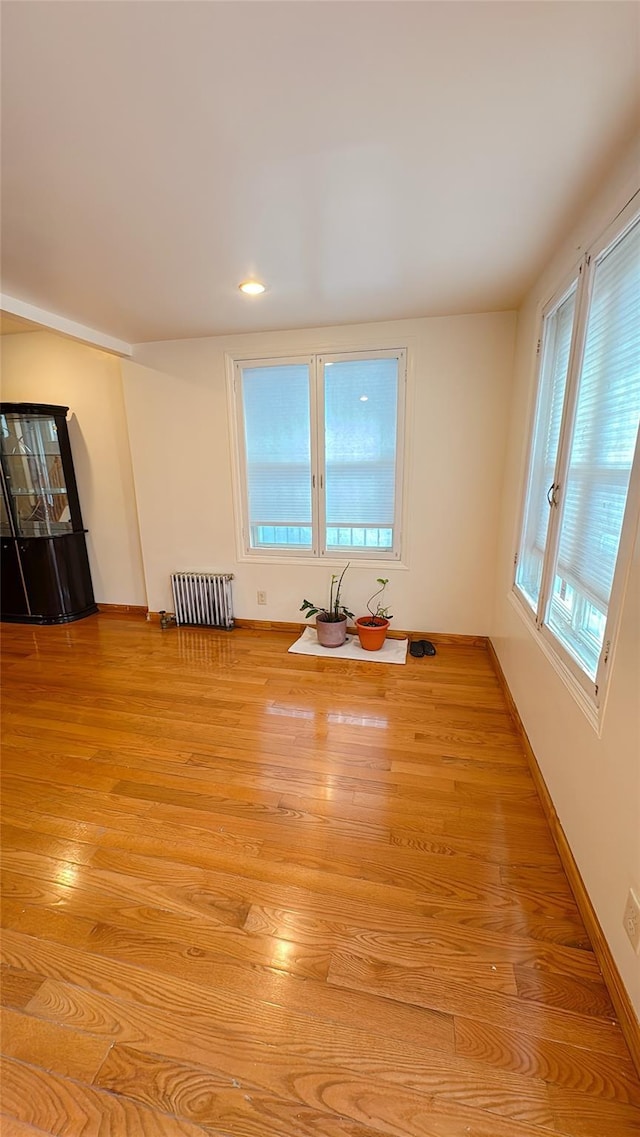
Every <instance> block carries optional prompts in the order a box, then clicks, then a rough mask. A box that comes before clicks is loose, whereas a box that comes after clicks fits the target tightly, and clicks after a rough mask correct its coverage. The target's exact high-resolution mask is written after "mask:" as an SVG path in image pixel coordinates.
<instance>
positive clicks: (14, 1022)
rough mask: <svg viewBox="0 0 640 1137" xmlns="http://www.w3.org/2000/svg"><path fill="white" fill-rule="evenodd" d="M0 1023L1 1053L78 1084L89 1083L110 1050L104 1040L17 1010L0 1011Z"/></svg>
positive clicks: (108, 1044)
mask: <svg viewBox="0 0 640 1137" xmlns="http://www.w3.org/2000/svg"><path fill="white" fill-rule="evenodd" d="M0 1022H1V1023H2V1051H3V1054H4V1055H5V1056H6V1057H9V1058H15V1059H17V1060H19V1061H21V1062H28V1063H30V1064H31V1065H32V1066H41V1067H42V1069H44V1070H51V1071H53V1072H55V1073H57V1074H65V1075H66V1076H67V1077H69V1078H78V1079H79V1080H80V1081H85V1082H91V1081H92V1080H93V1078H94V1077H95V1075H96V1074H97V1073H98V1070H99V1069H100V1067H101V1065H102V1063H103V1062H104V1060H105V1058H106V1056H107V1054H108V1053H109V1049H110V1047H111V1043H110V1042H109V1041H108V1040H107V1039H105V1038H96V1037H94V1036H93V1035H90V1034H85V1033H84V1032H82V1031H77V1030H70V1029H69V1028H68V1027H64V1026H58V1024H57V1023H51V1022H46V1021H45V1020H44V1019H37V1018H33V1017H32V1016H31V1015H25V1014H20V1012H18V1011H8V1010H5V1011H3V1012H2V1017H1V1019H0Z"/></svg>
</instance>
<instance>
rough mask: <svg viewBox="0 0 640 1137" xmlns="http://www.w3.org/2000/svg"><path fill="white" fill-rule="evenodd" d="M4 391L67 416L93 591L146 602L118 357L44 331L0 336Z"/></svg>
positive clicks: (114, 600) (11, 398)
mask: <svg viewBox="0 0 640 1137" xmlns="http://www.w3.org/2000/svg"><path fill="white" fill-rule="evenodd" d="M0 351H1V353H2V398H3V399H4V400H5V401H7V402H14V403H17V402H33V403H57V404H59V405H63V406H68V407H69V408H70V412H69V415H68V416H67V418H68V422H69V436H70V439H71V448H72V451H73V461H74V467H75V472H76V479H77V482H78V492H79V494H80V505H81V508H82V519H83V521H84V524H85V526H86V527H87V529H88V530H89V532H88V534H87V548H88V551H89V561H90V564H91V577H92V580H93V589H94V594H95V598H96V600H97V601H98V602H100V601H102V602H103V603H105V604H146V593H145V587H144V576H143V572H142V554H141V550H140V537H139V533H138V519H137V514H136V501H135V491H134V485H133V473H132V470H131V455H130V452H129V439H128V435H127V423H126V417H125V409H124V401H123V397H122V377H121V374H120V361H119V359H116V358H115V357H114V356H111V355H107V354H106V353H105V352H103V351H98V350H97V349H95V348H90V347H85V345H84V344H79V343H75V342H74V341H73V340H69V339H64V338H62V337H61V336H56V335H52V334H51V333H49V332H26V333H22V334H19V335H8V336H2V337H0Z"/></svg>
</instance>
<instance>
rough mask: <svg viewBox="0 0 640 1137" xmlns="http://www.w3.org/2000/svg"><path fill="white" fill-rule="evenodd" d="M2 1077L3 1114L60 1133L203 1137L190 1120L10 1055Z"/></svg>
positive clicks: (72, 1136) (62, 1136) (61, 1136)
mask: <svg viewBox="0 0 640 1137" xmlns="http://www.w3.org/2000/svg"><path fill="white" fill-rule="evenodd" d="M2 1081H3V1086H2V1108H3V1110H4V1111H5V1113H7V1114H8V1115H9V1116H10V1117H15V1118H16V1119H18V1120H19V1121H24V1122H26V1123H27V1124H28V1125H33V1126H35V1128H36V1129H41V1130H44V1132H45V1133H49V1134H55V1135H56V1137H86V1135H87V1133H105V1132H106V1133H108V1134H109V1137H132V1135H133V1134H138V1133H140V1134H144V1137H205V1131H204V1130H203V1129H202V1128H201V1127H200V1126H196V1125H192V1124H191V1123H190V1122H188V1121H179V1120H178V1119H176V1118H172V1117H168V1116H167V1115H166V1114H158V1113H155V1112H153V1111H152V1110H150V1109H147V1108H146V1107H145V1106H141V1105H138V1103H137V1102H132V1101H130V1100H129V1099H127V1098H119V1097H116V1096H115V1095H114V1094H108V1093H105V1092H104V1091H102V1090H96V1089H93V1088H91V1087H90V1086H87V1085H84V1084H83V1083H81V1082H76V1081H71V1080H70V1079H69V1078H63V1077H61V1076H60V1075H59V1074H51V1073H48V1072H47V1071H45V1070H41V1069H39V1068H37V1067H35V1066H27V1065H26V1064H24V1063H22V1062H15V1061H14V1060H13V1059H11V1058H7V1059H6V1060H5V1062H4V1063H3V1079H2Z"/></svg>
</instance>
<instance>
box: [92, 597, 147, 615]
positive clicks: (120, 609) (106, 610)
mask: <svg viewBox="0 0 640 1137" xmlns="http://www.w3.org/2000/svg"><path fill="white" fill-rule="evenodd" d="M98 611H99V612H102V613H103V614H104V615H105V616H107V615H109V616H143V617H145V618H146V616H147V606H146V604H103V603H102V601H101V600H100V601H99V603H98Z"/></svg>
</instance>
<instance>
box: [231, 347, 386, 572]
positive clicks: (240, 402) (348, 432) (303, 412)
mask: <svg viewBox="0 0 640 1137" xmlns="http://www.w3.org/2000/svg"><path fill="white" fill-rule="evenodd" d="M405 367H406V356H405V352H404V351H403V350H400V349H398V350H396V351H371V352H366V353H365V352H363V353H362V354H359V355H356V354H355V353H339V354H333V355H323V356H310V357H308V359H306V360H300V359H297V360H294V359H291V360H288V359H280V360H253V361H246V362H241V361H237V362H236V363H235V364H234V375H235V382H234V385H235V391H236V405H237V422H238V425H239V430H238V451H239V463H240V467H241V473H242V498H243V501H242V508H243V533H244V547H245V551H246V552H247V553H250V552H252V551H254V550H255V551H263V552H268V551H269V550H271V551H272V552H280V553H283V552H284V553H293V554H296V553H297V554H299V555H308V556H318V557H322V556H325V555H326V554H328V553H329V554H331V553H335V554H337V555H340V556H341V555H343V554H345V553H346V554H347V555H348V556H349V557H350V558H351V557H356V558H357V557H359V556H360V557H368V556H369V557H370V556H374V557H375V558H378V557H382V558H383V559H385V558H392V557H393V558H399V556H400V524H399V513H400V503H401V500H402V493H401V487H402V480H401V457H402V447H401V439H402V430H403V425H404V420H403V414H404V412H403V408H404V378H405Z"/></svg>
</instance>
